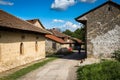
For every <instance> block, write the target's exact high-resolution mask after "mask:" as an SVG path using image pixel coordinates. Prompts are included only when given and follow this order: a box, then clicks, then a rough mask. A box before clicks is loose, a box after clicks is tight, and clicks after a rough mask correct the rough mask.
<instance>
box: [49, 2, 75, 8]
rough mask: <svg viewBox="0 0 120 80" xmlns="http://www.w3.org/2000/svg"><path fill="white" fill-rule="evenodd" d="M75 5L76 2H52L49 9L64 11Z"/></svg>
mask: <svg viewBox="0 0 120 80" xmlns="http://www.w3.org/2000/svg"><path fill="white" fill-rule="evenodd" d="M75 3H76V0H54V2H53V3H52V5H51V8H52V9H55V10H66V9H67V8H68V7H69V6H72V5H74V4H75Z"/></svg>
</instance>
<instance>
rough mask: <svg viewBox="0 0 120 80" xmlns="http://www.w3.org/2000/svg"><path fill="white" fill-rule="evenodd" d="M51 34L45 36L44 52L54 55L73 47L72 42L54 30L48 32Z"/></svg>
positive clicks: (68, 37)
mask: <svg viewBox="0 0 120 80" xmlns="http://www.w3.org/2000/svg"><path fill="white" fill-rule="evenodd" d="M49 31H50V32H51V33H52V34H51V35H46V52H47V53H56V52H59V51H63V52H64V50H65V51H66V50H67V49H69V48H70V47H72V45H73V40H72V39H70V36H67V35H65V34H63V33H61V32H59V31H58V30H56V29H51V30H49Z"/></svg>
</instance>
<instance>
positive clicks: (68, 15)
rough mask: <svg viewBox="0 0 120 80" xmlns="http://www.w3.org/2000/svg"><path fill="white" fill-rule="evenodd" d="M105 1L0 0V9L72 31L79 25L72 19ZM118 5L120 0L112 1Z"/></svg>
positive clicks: (26, 18)
mask: <svg viewBox="0 0 120 80" xmlns="http://www.w3.org/2000/svg"><path fill="white" fill-rule="evenodd" d="M106 1H107V0H0V9H2V10H4V11H6V12H8V13H10V14H13V15H15V16H17V17H19V18H21V19H24V20H29V19H34V18H37V19H40V21H41V22H42V24H43V25H44V26H45V27H46V28H47V29H50V28H60V29H61V30H62V31H64V30H66V29H70V30H72V31H74V30H75V29H77V28H79V27H80V26H81V24H79V23H78V22H76V21H75V20H74V18H76V17H78V16H80V15H82V14H83V13H85V12H87V11H89V10H90V9H93V8H95V7H97V6H99V5H100V4H102V3H104V2H106ZM112 1H114V2H116V3H118V4H120V0H112Z"/></svg>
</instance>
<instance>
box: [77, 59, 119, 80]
mask: <svg viewBox="0 0 120 80" xmlns="http://www.w3.org/2000/svg"><path fill="white" fill-rule="evenodd" d="M77 79H78V80H120V62H118V61H103V62H101V63H96V64H92V65H86V66H82V67H79V69H78V70H77Z"/></svg>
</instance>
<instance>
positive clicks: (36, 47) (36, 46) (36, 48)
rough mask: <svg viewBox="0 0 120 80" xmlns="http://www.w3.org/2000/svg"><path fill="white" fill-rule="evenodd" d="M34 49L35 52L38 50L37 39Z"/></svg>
mask: <svg viewBox="0 0 120 80" xmlns="http://www.w3.org/2000/svg"><path fill="white" fill-rule="evenodd" d="M35 51H36V52H37V51H38V42H37V41H36V42H35Z"/></svg>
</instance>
